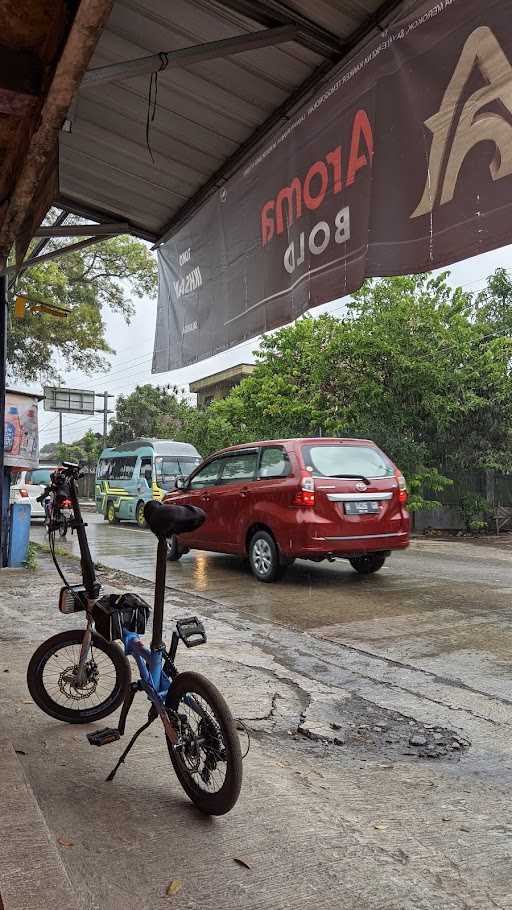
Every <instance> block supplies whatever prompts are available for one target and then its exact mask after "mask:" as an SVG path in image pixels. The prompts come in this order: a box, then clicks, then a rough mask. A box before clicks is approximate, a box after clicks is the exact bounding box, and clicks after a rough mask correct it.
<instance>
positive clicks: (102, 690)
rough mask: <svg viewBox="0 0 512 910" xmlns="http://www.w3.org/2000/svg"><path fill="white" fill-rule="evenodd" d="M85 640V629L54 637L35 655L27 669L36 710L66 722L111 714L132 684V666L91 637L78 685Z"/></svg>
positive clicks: (84, 721)
mask: <svg viewBox="0 0 512 910" xmlns="http://www.w3.org/2000/svg"><path fill="white" fill-rule="evenodd" d="M83 637H84V630H83V629H74V630H72V631H69V632H60V633H59V634H58V635H53V636H52V638H49V639H48V640H47V641H45V642H43V644H42V645H40V646H39V648H38V649H37V651H35V652H34V654H33V655H32V657H31V659H30V663H29V665H28V670H27V684H28V689H29V692H30V694H31V696H32V698H33V699H34V701H35V703H36V705H37V706H38V708H41V711H44V712H45V714H49V715H50V717H55V718H56V719H57V720H62V721H64V722H66V723H68V724H90V723H92V722H93V721H95V720H101V718H102V717H107V715H108V714H112V712H113V711H115V710H116V708H118V707H119V705H120V704H121V702H122V701H123V698H124V694H125V691H126V688H127V687H128V686H129V684H130V665H129V663H128V660H127V659H126V657H125V656H124V654H123V653H122V651H121V650H120V648H118V647H116V645H113V644H110V643H109V642H106V641H104V640H103V639H102V638H101V637H100V636H99V635H96V634H95V633H94V634H93V636H92V642H91V649H90V651H89V656H88V660H87V663H86V666H85V671H86V672H85V678H84V681H83V683H82V685H80V686H77V685H76V684H75V683H74V679H73V677H74V673H75V672H76V669H77V667H78V660H79V657H80V647H81V645H82V639H83Z"/></svg>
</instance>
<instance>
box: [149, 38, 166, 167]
mask: <svg viewBox="0 0 512 910" xmlns="http://www.w3.org/2000/svg"><path fill="white" fill-rule="evenodd" d="M158 56H159V57H160V68H159V69H158V70H156V71H155V72H154V73H151V76H150V78H149V92H148V111H147V116H146V146H147V149H148V152H149V154H150V157H151V161H152V162H153V164H154V163H155V159H154V157H153V152H152V150H151V144H150V141H149V134H150V130H151V124H152V123H153V121H154V119H155V116H156V105H157V99H158V74H159V73H161V72H162V71H163V70H165V69H167V66H168V64H169V57H168V56H167V54H163V53H161V54H159V55H158Z"/></svg>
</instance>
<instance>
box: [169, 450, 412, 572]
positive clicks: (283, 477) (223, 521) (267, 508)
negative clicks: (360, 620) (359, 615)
mask: <svg viewBox="0 0 512 910" xmlns="http://www.w3.org/2000/svg"><path fill="white" fill-rule="evenodd" d="M164 501H165V502H168V503H171V502H179V503H183V504H185V503H187V504H190V505H194V506H199V507H200V508H201V509H203V510H204V511H205V512H206V521H205V522H204V524H203V525H202V526H201V527H200V528H198V530H197V531H194V532H193V533H192V534H187V535H186V536H184V537H183V538H182V539H178V538H174V539H172V540H171V541H170V544H169V558H170V559H171V560H176V559H179V558H180V557H181V556H182V555H183V553H185V552H187V550H188V549H189V548H194V549H198V550H213V551H214V552H217V553H234V554H238V555H240V556H248V557H249V561H250V564H251V568H252V571H253V573H254V575H255V576H256V578H258V579H259V580H260V581H266V582H270V581H275V580H276V579H277V578H278V577H279V576H280V575H281V574H282V572H283V570H284V569H285V568H286V566H288V565H290V563H291V562H293V560H294V559H295V558H297V557H298V558H299V559H311V560H313V561H314V562H320V561H321V560H323V559H328V560H333V559H335V558H341V559H348V561H349V562H350V564H351V565H352V567H353V568H354V569H355V570H356V571H357V572H360V573H361V574H363V575H367V574H369V573H371V572H377V571H378V570H379V569H380V568H381V567H382V566H383V565H384V561H385V559H386V556H389V553H390V552H391V550H397V549H400V550H403V549H404V548H405V547H407V546H408V544H409V531H410V519H409V514H408V512H407V511H406V502H407V491H406V486H405V480H404V478H403V476H402V474H401V473H400V471H399V470H397V468H396V467H395V465H394V464H393V462H392V461H390V459H389V458H388V457H387V456H386V455H385V454H384V452H382V451H381V450H380V449H379V448H378V447H377V446H376V445H375V443H373V442H371V441H370V440H368V439H327V438H319V439H312V438H309V439H279V440H269V441H266V442H253V443H250V444H247V445H239V446H234V447H233V448H230V449H224V450H223V451H222V452H217V453H216V454H215V455H211V456H210V457H209V458H208V459H207V460H206V461H204V462H203V463H202V464H201V465H199V467H198V468H197V469H196V470H195V471H194V472H193V473H192V474H191V475H190V477H188V478H183V477H179V478H177V480H176V492H174V493H170V494H168V495H167V496H166V497H165V500H164Z"/></svg>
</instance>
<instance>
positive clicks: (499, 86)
mask: <svg viewBox="0 0 512 910" xmlns="http://www.w3.org/2000/svg"><path fill="white" fill-rule="evenodd" d="M475 65H477V66H478V67H479V69H480V72H481V73H482V75H483V76H484V78H485V80H486V82H487V83H488V84H487V85H485V86H484V87H483V88H481V89H478V91H476V92H474V93H473V94H472V95H471V96H470V97H469V98H468V100H467V101H466V103H465V104H464V107H463V108H462V112H461V115H460V117H459V122H458V124H457V127H456V130H455V134H454V136H453V140H452V142H451V147H450V149H449V154H448V157H447V152H448V149H447V144H448V138H449V136H450V133H451V130H452V126H453V121H454V118H455V114H456V110H457V105H458V103H459V102H460V99H461V96H462V93H463V91H464V86H465V85H466V83H467V81H468V79H469V77H470V75H471V72H472V70H473V68H474V66H475ZM493 101H501V103H502V104H504V105H505V107H506V108H507V109H508V110H509V111H510V113H511V114H512V66H511V65H510V63H509V61H508V60H507V57H506V56H505V54H504V52H503V50H502V48H501V47H500V45H499V43H498V41H497V39H496V37H495V35H494V34H493V33H492V31H491V29H490V28H487V26H482V27H481V28H477V29H476V30H475V31H474V32H473V33H472V34H471V35H470V37H469V38H468V40H467V41H466V43H465V45H464V48H463V51H462V54H461V56H460V60H459V62H458V64H457V66H456V68H455V72H454V74H453V76H452V78H451V80H450V83H449V85H448V88H447V89H446V92H445V93H444V97H443V101H442V104H441V107H440V108H439V110H438V111H437V113H436V114H434V115H433V116H432V117H430V118H429V119H428V120H426V121H425V125H426V126H427V127H428V128H429V130H430V131H431V132H432V133H433V139H432V148H431V150H430V158H429V163H428V176H427V182H426V184H425V189H424V190H423V196H422V197H421V200H420V203H419V205H418V207H417V208H416V209H415V211H414V212H413V213H412V215H411V218H417V217H418V216H419V215H427V214H429V212H431V211H432V209H433V208H434V204H435V202H436V200H437V198H438V196H439V190H440V189H441V194H440V200H439V201H440V204H441V205H444V204H445V203H446V202H450V201H451V200H452V199H453V194H454V192H455V185H456V183H457V178H458V176H459V172H460V169H461V167H462V164H463V162H464V159H465V158H466V155H467V154H468V152H470V151H471V149H472V148H474V146H475V145H476V144H477V143H478V142H484V141H485V140H487V141H491V142H493V143H494V145H495V154H494V158H493V160H492V162H491V166H490V171H491V177H492V179H493V180H499V179H500V178H501V177H506V176H507V175H509V174H512V125H511V124H510V123H509V122H508V121H507V120H506V119H505V117H503V116H501V115H500V114H498V113H495V112H493V111H484V110H482V108H483V107H484V106H486V105H489V104H490V103H491V102H493ZM446 157H447V160H446ZM445 160H446V167H445V168H444V179H443V181H442V187H440V184H441V178H442V173H441V172H442V169H443V163H444V161H445Z"/></svg>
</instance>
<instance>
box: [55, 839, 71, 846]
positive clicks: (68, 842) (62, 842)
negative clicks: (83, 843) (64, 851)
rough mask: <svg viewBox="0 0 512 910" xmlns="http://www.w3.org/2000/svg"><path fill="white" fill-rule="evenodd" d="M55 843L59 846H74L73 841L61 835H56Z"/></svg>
mask: <svg viewBox="0 0 512 910" xmlns="http://www.w3.org/2000/svg"><path fill="white" fill-rule="evenodd" d="M57 843H58V844H60V845H61V847H74V846H75V845H74V843H73V841H71V840H65V839H64V838H63V837H58V838H57Z"/></svg>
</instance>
